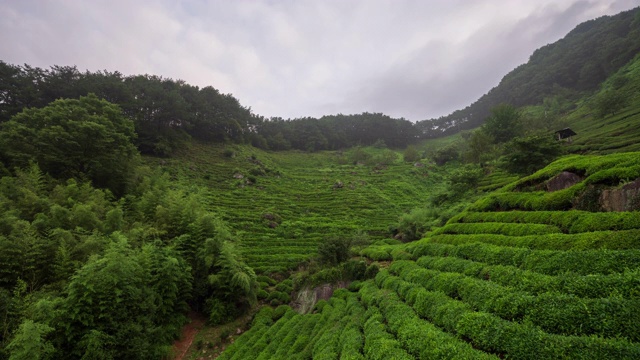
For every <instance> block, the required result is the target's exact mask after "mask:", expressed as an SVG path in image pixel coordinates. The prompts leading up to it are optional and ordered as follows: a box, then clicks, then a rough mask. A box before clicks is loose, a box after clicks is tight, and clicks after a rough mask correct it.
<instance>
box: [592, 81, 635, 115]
mask: <svg viewBox="0 0 640 360" xmlns="http://www.w3.org/2000/svg"><path fill="white" fill-rule="evenodd" d="M622 85H624V84H622ZM628 103H629V96H628V94H627V93H626V92H624V91H621V90H615V89H608V90H605V91H603V92H600V93H599V94H598V95H597V96H596V98H595V100H594V103H593V106H594V108H595V110H596V113H597V116H599V117H601V118H603V117H605V116H608V115H615V114H616V113H617V112H619V111H620V110H621V109H623V108H624V107H625V106H627V104H628Z"/></svg>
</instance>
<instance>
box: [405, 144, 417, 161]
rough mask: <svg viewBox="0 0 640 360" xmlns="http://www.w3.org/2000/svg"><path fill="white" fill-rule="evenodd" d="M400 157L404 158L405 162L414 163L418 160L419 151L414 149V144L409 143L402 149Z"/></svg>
mask: <svg viewBox="0 0 640 360" xmlns="http://www.w3.org/2000/svg"><path fill="white" fill-rule="evenodd" d="M402 158H403V159H404V161H405V162H410V163H414V162H416V161H418V160H420V153H419V152H418V149H416V147H415V146H413V145H409V146H407V148H406V149H405V150H404V153H402Z"/></svg>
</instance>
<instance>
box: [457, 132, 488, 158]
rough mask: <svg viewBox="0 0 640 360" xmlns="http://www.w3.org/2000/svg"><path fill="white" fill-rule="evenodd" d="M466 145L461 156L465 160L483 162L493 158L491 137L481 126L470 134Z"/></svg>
mask: <svg viewBox="0 0 640 360" xmlns="http://www.w3.org/2000/svg"><path fill="white" fill-rule="evenodd" d="M466 146H467V149H466V150H465V151H464V152H463V154H462V157H463V159H464V160H465V161H467V162H471V163H476V164H483V163H486V162H488V161H489V160H492V159H493V158H494V152H495V146H494V144H493V138H492V137H491V136H490V135H489V134H487V132H485V131H483V129H482V128H481V129H478V130H475V131H474V132H473V133H472V134H471V136H470V137H469V139H468V140H467V142H466Z"/></svg>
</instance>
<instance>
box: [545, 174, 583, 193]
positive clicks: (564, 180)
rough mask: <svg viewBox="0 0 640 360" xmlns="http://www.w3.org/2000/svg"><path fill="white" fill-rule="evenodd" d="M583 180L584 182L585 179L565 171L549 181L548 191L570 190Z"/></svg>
mask: <svg viewBox="0 0 640 360" xmlns="http://www.w3.org/2000/svg"><path fill="white" fill-rule="evenodd" d="M582 180H584V178H583V177H582V176H580V175H578V174H574V173H572V172H569V171H563V172H561V173H560V174H558V175H556V176H554V177H553V178H551V179H550V180H549V181H547V184H546V187H547V191H549V192H553V191H558V190H563V189H566V188H570V187H572V186H573V185H575V184H577V183H579V182H580V181H582Z"/></svg>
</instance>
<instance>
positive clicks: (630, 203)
mask: <svg viewBox="0 0 640 360" xmlns="http://www.w3.org/2000/svg"><path fill="white" fill-rule="evenodd" d="M599 203H600V205H601V206H602V208H603V209H604V210H606V211H633V210H638V209H640V178H638V179H636V180H635V181H633V182H630V183H628V184H625V185H624V186H622V187H619V188H617V189H607V190H603V191H602V193H601V194H600V199H599Z"/></svg>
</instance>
